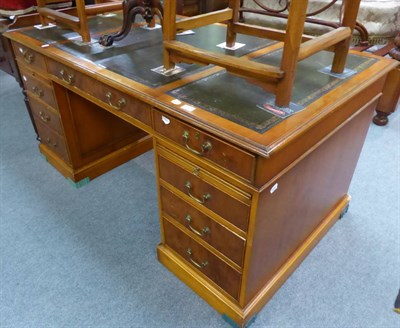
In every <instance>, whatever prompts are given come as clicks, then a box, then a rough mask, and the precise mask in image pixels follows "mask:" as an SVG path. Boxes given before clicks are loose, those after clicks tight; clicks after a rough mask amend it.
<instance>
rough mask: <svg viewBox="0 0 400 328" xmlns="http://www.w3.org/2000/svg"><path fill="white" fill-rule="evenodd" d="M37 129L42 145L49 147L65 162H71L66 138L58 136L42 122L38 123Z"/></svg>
mask: <svg viewBox="0 0 400 328" xmlns="http://www.w3.org/2000/svg"><path fill="white" fill-rule="evenodd" d="M36 127H37V129H38V132H39V136H40V141H41V143H42V144H44V145H46V146H47V147H49V148H50V149H51V150H52V151H54V152H55V153H57V154H58V155H59V156H60V157H62V158H63V159H64V160H65V161H67V162H69V156H68V151H67V147H66V145H65V141H64V138H63V137H61V136H60V135H58V134H57V133H56V132H55V131H53V130H52V129H50V128H48V127H47V126H45V125H44V124H43V123H41V122H40V121H36Z"/></svg>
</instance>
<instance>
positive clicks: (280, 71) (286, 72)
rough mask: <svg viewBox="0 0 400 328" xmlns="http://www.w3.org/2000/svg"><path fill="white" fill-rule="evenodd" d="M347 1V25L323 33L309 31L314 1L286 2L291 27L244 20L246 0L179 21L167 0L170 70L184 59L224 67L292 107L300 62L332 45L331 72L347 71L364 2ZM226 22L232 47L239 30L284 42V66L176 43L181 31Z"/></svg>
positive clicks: (167, 60)
mask: <svg viewBox="0 0 400 328" xmlns="http://www.w3.org/2000/svg"><path fill="white" fill-rule="evenodd" d="M343 1H344V4H343V12H342V19H341V24H340V25H341V26H340V27H338V28H337V29H335V30H333V31H331V32H328V33H326V34H323V35H321V36H318V37H311V36H305V35H303V30H304V24H305V21H306V16H307V6H308V0H291V1H289V0H287V1H286V3H287V6H288V16H287V26H286V30H285V31H281V30H277V29H272V28H268V27H260V26H255V25H249V24H245V23H241V22H240V0H229V6H228V8H226V9H223V10H219V11H216V12H212V13H207V14H203V15H198V16H193V17H189V18H184V19H182V20H179V21H176V0H170V1H167V2H165V3H164V22H163V23H164V24H163V33H164V42H163V45H164V68H165V69H166V70H170V69H173V68H174V67H175V64H176V63H178V62H180V61H183V62H190V63H193V62H194V63H200V64H205V65H208V64H214V65H217V66H221V67H224V68H225V69H226V70H227V71H229V72H231V73H233V74H236V75H239V76H241V77H244V78H246V79H248V80H250V81H252V82H255V83H257V84H258V85H260V86H261V87H263V88H264V89H265V90H266V91H268V92H272V93H273V94H275V96H276V98H275V105H276V106H278V107H288V106H289V104H290V99H291V92H292V88H293V83H294V79H295V74H296V66H297V63H298V62H299V61H301V60H303V59H305V58H307V57H309V56H311V55H313V54H315V53H317V52H319V51H321V50H326V49H328V50H331V51H333V52H334V58H333V62H332V68H331V71H332V72H333V73H337V74H340V73H342V72H343V71H344V68H345V63H346V58H347V54H348V50H349V46H350V42H351V37H352V31H353V29H354V27H355V25H356V18H357V13H358V8H359V5H360V0H343ZM224 21H226V22H227V35H226V45H227V47H232V46H234V45H235V42H236V35H237V34H238V33H242V34H247V35H252V36H257V37H261V38H268V39H272V40H277V41H283V43H284V44H283V52H282V60H281V64H280V67H275V66H271V65H266V64H261V63H256V62H252V61H249V60H248V59H246V58H237V57H233V56H229V55H225V54H218V53H214V52H210V51H206V50H203V49H199V48H196V47H193V46H190V45H188V44H185V43H183V42H179V41H176V33H177V31H181V30H188V29H194V28H198V27H201V26H205V25H209V24H213V23H217V22H224Z"/></svg>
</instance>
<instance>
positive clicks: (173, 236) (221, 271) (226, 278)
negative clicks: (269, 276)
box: [163, 219, 241, 300]
mask: <svg viewBox="0 0 400 328" xmlns="http://www.w3.org/2000/svg"><path fill="white" fill-rule="evenodd" d="M163 227H164V237H165V244H166V245H168V246H169V247H170V248H172V249H173V250H174V251H175V252H177V253H178V254H179V255H180V256H182V257H183V258H184V259H186V261H187V263H188V264H189V265H190V266H192V267H193V268H195V269H198V270H199V271H200V272H201V273H203V274H204V275H205V276H207V277H208V278H209V279H211V280H212V281H213V282H215V283H216V284H217V285H218V286H219V287H221V288H222V289H223V290H225V291H226V292H227V293H228V294H229V295H231V296H232V297H233V298H235V299H236V300H238V299H239V291H240V282H241V274H240V273H239V272H237V271H236V270H234V269H233V268H232V267H230V266H229V265H228V264H226V263H225V262H223V261H222V260H221V259H219V258H218V257H216V256H215V255H213V254H212V253H210V252H209V251H207V250H206V249H205V248H204V247H203V246H201V245H199V244H198V243H197V242H195V241H194V240H193V239H192V238H190V237H189V236H187V235H186V234H185V233H183V232H182V231H181V230H179V229H178V228H177V227H175V226H174V225H173V224H171V223H170V222H168V221H167V220H165V219H164V220H163Z"/></svg>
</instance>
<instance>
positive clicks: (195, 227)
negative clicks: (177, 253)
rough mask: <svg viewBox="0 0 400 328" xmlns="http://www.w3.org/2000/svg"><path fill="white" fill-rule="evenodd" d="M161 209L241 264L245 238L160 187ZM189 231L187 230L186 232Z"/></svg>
mask: <svg viewBox="0 0 400 328" xmlns="http://www.w3.org/2000/svg"><path fill="white" fill-rule="evenodd" d="M160 198H161V208H162V211H163V212H164V213H165V214H166V215H168V216H169V217H171V218H173V219H175V220H176V221H177V222H179V223H180V224H182V225H183V226H185V227H186V229H187V231H192V232H193V233H194V234H196V235H197V236H199V237H200V238H201V239H203V240H204V241H205V242H207V243H208V244H210V245H211V246H212V247H214V248H215V249H216V250H218V251H220V252H221V253H223V254H224V255H226V256H227V257H229V258H230V259H231V260H232V261H233V262H235V263H236V264H237V265H239V266H242V264H243V254H244V246H245V240H244V239H243V238H241V237H239V236H238V235H236V234H234V233H233V232H232V231H230V230H228V229H227V228H226V227H224V226H223V225H221V224H219V223H218V222H216V221H214V220H213V219H211V218H209V217H208V216H206V215H204V214H203V213H201V212H200V211H198V210H196V209H195V208H194V207H192V206H190V205H189V204H188V203H186V202H185V201H183V200H182V199H180V198H179V197H177V196H176V195H174V194H173V193H172V192H170V191H169V190H167V189H165V188H163V187H160ZM188 233H189V232H188Z"/></svg>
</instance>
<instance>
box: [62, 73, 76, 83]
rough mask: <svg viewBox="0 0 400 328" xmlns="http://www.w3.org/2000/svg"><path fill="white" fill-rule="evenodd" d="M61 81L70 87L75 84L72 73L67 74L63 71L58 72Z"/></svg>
mask: <svg viewBox="0 0 400 328" xmlns="http://www.w3.org/2000/svg"><path fill="white" fill-rule="evenodd" d="M60 75H61V80H63V81H64V82H66V83H67V84H69V85H71V84H72V83H74V82H75V75H74V74H73V73H71V74H68V73H67V72H66V71H65V70H64V69H61V70H60Z"/></svg>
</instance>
